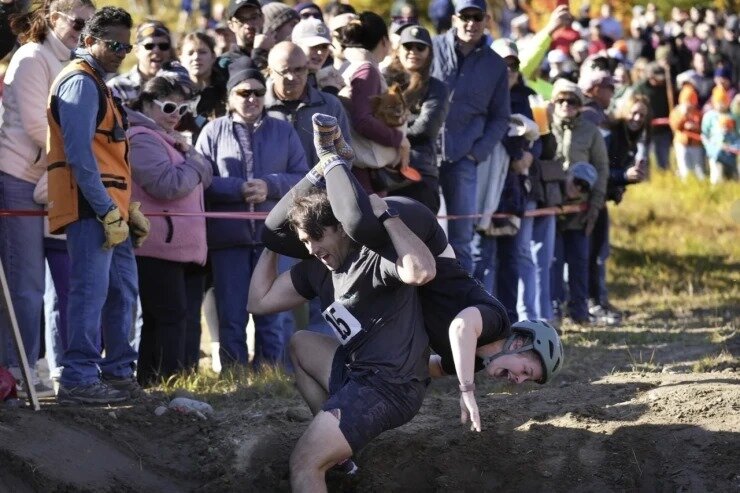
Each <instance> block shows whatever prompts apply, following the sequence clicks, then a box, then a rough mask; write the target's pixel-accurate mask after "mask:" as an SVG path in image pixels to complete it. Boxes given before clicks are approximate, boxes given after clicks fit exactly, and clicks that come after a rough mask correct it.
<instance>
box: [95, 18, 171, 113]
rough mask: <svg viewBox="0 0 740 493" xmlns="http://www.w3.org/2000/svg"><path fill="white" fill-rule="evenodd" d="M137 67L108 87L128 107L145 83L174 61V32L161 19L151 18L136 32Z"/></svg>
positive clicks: (110, 83)
mask: <svg viewBox="0 0 740 493" xmlns="http://www.w3.org/2000/svg"><path fill="white" fill-rule="evenodd" d="M136 59H137V60H138V62H137V64H136V66H135V67H134V68H132V69H131V70H129V71H128V72H127V73H125V74H121V75H118V76H116V77H113V78H112V79H111V80H109V81H108V87H110V88H111V89H112V90H113V93H114V94H115V95H116V96H118V97H119V98H121V101H122V102H123V104H125V105H126V106H128V105H129V104H130V103H131V102H133V100H134V99H136V98H138V97H139V93H140V92H141V86H142V85H143V84H144V83H146V81H148V80H149V79H151V78H153V77H154V76H156V75H157V72H159V70H160V69H161V68H162V66H163V65H164V64H165V63H167V62H169V61H170V60H174V59H175V56H174V50H173V49H172V41H171V38H170V31H169V29H167V26H165V25H164V24H163V23H161V22H159V21H148V22H145V23H144V24H142V25H140V26H139V29H137V31H136Z"/></svg>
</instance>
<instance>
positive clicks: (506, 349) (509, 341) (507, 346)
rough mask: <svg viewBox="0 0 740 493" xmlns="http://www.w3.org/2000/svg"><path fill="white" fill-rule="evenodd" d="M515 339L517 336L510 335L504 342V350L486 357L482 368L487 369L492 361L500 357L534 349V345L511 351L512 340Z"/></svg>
mask: <svg viewBox="0 0 740 493" xmlns="http://www.w3.org/2000/svg"><path fill="white" fill-rule="evenodd" d="M516 338H517V334H511V335H510V336H509V337H508V339H506V342H505V343H504V348H503V349H502V350H501V351H499V352H498V353H496V354H493V355H491V356H486V357H485V358H483V366H484V367H486V368H487V367H488V365H490V364H491V363H493V360H495V359H496V358H499V357H501V356H504V355H506V354H519V353H523V352H525V351H529V350H530V349H534V344H527V345H526V346H522V347H520V348H519V349H511V345H512V344H514V340H515V339H516Z"/></svg>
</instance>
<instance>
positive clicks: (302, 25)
mask: <svg viewBox="0 0 740 493" xmlns="http://www.w3.org/2000/svg"><path fill="white" fill-rule="evenodd" d="M291 40H292V41H293V42H294V43H296V44H299V45H303V46H318V45H325V44H329V43H331V34H330V33H329V28H328V27H326V24H324V23H323V22H321V21H320V20H318V19H316V18H313V17H309V18H308V19H302V20H301V22H299V23H298V24H296V25H295V27H294V28H293V34H292V35H291Z"/></svg>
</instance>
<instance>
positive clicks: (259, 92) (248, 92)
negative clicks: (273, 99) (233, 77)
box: [234, 87, 267, 99]
mask: <svg viewBox="0 0 740 493" xmlns="http://www.w3.org/2000/svg"><path fill="white" fill-rule="evenodd" d="M266 93H267V89H265V88H264V87H263V88H261V89H239V90H237V91H234V94H236V95H237V96H239V97H240V98H244V99H249V98H251V97H252V96H256V97H258V98H261V97H264V95H265V94H266Z"/></svg>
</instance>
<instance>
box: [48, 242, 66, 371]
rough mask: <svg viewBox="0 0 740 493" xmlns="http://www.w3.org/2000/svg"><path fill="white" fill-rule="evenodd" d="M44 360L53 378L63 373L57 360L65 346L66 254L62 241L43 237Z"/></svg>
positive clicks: (60, 359)
mask: <svg viewBox="0 0 740 493" xmlns="http://www.w3.org/2000/svg"><path fill="white" fill-rule="evenodd" d="M44 245H45V252H46V264H47V266H48V268H47V269H46V292H45V293H44V317H45V320H46V331H45V338H46V339H45V341H46V362H47V363H48V365H49V373H50V374H51V376H52V377H59V376H61V373H62V367H61V366H60V363H61V361H62V358H63V357H64V351H65V350H66V349H67V327H68V324H67V313H68V308H69V254H67V243H66V242H65V241H64V240H58V239H52V238H46V239H45V240H44Z"/></svg>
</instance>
